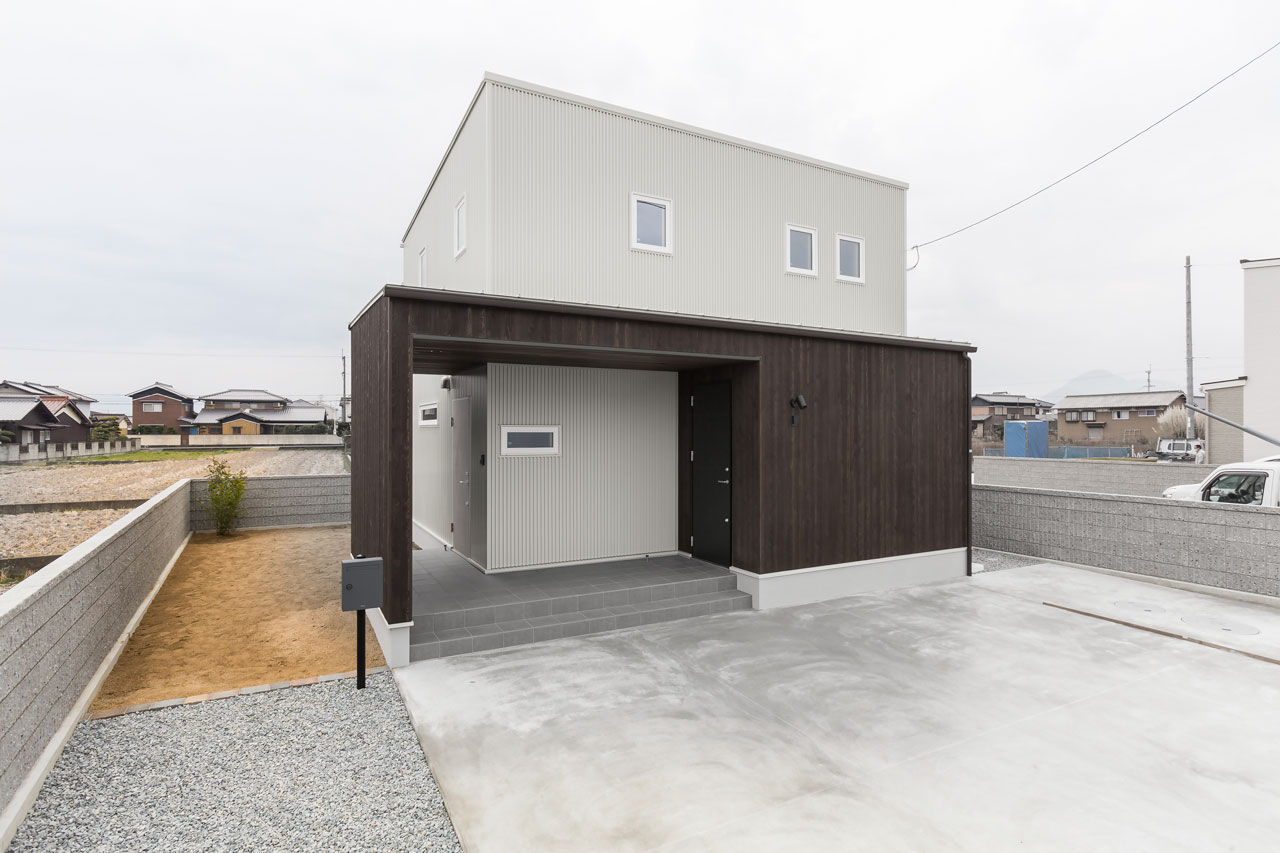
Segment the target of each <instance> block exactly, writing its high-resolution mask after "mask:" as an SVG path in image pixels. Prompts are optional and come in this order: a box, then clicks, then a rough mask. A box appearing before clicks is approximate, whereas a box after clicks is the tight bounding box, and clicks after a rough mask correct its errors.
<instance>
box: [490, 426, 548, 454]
mask: <svg viewBox="0 0 1280 853" xmlns="http://www.w3.org/2000/svg"><path fill="white" fill-rule="evenodd" d="M502 455H503V456H559V455H560V427H558V426H546V425H541V426H511V425H505V424H504V425H503V426H502Z"/></svg>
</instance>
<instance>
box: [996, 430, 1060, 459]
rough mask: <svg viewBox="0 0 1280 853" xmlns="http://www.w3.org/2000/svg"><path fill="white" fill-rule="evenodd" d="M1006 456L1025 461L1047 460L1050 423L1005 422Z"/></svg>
mask: <svg viewBox="0 0 1280 853" xmlns="http://www.w3.org/2000/svg"><path fill="white" fill-rule="evenodd" d="M1004 455H1005V456H1015V457H1019V458H1023V459H1047V458H1048V457H1049V422H1048V421H1005V422H1004Z"/></svg>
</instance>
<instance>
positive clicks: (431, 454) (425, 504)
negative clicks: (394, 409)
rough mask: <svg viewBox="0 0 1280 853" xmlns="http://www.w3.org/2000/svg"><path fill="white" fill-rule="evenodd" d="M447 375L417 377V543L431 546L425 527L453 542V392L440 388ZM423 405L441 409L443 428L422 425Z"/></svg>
mask: <svg viewBox="0 0 1280 853" xmlns="http://www.w3.org/2000/svg"><path fill="white" fill-rule="evenodd" d="M443 379H444V377H443V376H428V375H425V374H420V375H416V376H414V377H413V406H412V409H411V412H410V417H411V418H413V426H412V427H411V429H412V430H413V433H412V435H413V521H414V530H413V540H414V541H415V542H417V543H418V545H420V546H421V547H423V548H426V547H429V544H430V543H429V542H428V541H427V540H428V538H429V537H427V536H424V535H423V531H424V528H425V530H426V531H428V532H429V533H430V534H432V535H434V536H436V537H437V538H439V539H441V540H443V541H444V542H448V543H450V544H452V543H453V537H452V536H450V534H449V521H450V520H451V519H452V517H453V516H452V513H453V489H452V483H453V476H452V475H453V448H452V446H451V444H450V433H449V412H450V410H451V407H450V405H449V391H448V390H447V389H444V388H441V387H440V382H441V381H442V380H443ZM423 403H435V404H436V405H437V406H438V407H439V414H440V417H439V425H438V426H433V427H424V426H420V425H419V423H418V408H419V407H420V406H421V405H422V404H423Z"/></svg>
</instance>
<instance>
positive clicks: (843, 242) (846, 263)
mask: <svg viewBox="0 0 1280 853" xmlns="http://www.w3.org/2000/svg"><path fill="white" fill-rule="evenodd" d="M862 265H863V257H862V238H861V237H850V236H849V235H847V234H837V235H836V278H838V279H839V280H840V281H852V282H856V283H857V284H862V283H863V282H865V281H866V278H865V277H864V276H863V275H862Z"/></svg>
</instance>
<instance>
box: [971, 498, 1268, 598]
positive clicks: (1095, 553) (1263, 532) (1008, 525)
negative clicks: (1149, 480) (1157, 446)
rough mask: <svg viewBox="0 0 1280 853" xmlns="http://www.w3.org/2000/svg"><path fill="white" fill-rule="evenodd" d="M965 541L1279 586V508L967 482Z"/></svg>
mask: <svg viewBox="0 0 1280 853" xmlns="http://www.w3.org/2000/svg"><path fill="white" fill-rule="evenodd" d="M972 517H973V545H974V547H975V548H992V549H995V550H997V551H1009V552H1012V553H1015V554H1026V555H1028V556H1032V557H1043V558H1045V559H1049V560H1058V561H1061V562H1066V563H1079V564H1081V565H1086V566H1098V567H1100V568H1104V569H1116V570H1118V571H1125V572H1134V573H1136V574H1143V575H1150V576H1151V577H1158V578H1166V579H1169V580H1176V581H1182V582H1185V583H1198V584H1205V585H1207V586H1216V587H1220V588H1222V589H1233V590H1238V591H1241V592H1253V593H1261V594H1264V595H1280V509H1273V508H1268V507H1252V506H1234V505H1233V506H1224V505H1222V504H1210V503H1197V502H1190V501H1173V500H1166V499H1164V498H1149V497H1136V496H1129V495H1103V494H1086V493H1078V492H1063V491H1053V490H1048V489H1021V488H1011V487H1005V486H974V487H973V503H972Z"/></svg>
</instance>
